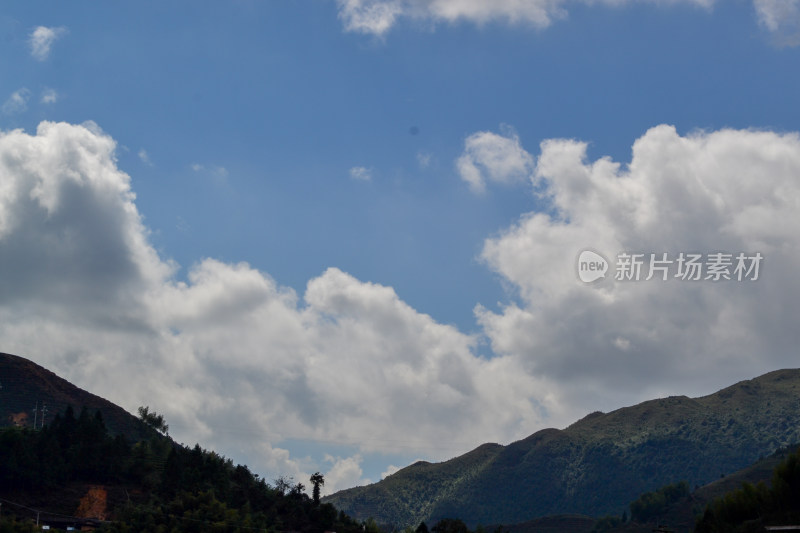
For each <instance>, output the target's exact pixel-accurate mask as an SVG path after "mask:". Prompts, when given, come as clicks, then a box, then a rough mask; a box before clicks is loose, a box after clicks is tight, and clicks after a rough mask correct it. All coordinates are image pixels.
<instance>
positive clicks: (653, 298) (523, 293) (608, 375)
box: [476, 125, 800, 407]
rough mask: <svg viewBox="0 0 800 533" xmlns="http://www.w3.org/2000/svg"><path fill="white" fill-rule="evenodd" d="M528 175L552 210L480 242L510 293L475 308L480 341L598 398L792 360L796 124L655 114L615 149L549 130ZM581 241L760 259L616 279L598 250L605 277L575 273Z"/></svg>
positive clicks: (606, 248)
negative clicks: (616, 157) (728, 277)
mask: <svg viewBox="0 0 800 533" xmlns="http://www.w3.org/2000/svg"><path fill="white" fill-rule="evenodd" d="M531 180H532V181H533V183H534V184H535V186H536V190H537V191H540V192H539V194H542V195H544V196H545V197H546V199H547V200H549V202H550V205H551V207H552V211H553V213H554V214H542V213H529V214H527V215H525V216H523V217H521V219H520V220H519V222H518V223H517V224H515V225H514V226H513V227H511V228H508V229H507V230H506V231H504V232H503V233H502V234H501V235H499V236H497V237H495V238H491V239H488V240H487V241H486V243H485V246H484V249H483V253H482V257H483V259H484V260H485V261H486V263H487V264H488V265H489V266H490V267H491V268H492V269H493V270H495V271H496V272H498V273H499V274H501V275H502V276H503V277H504V278H505V279H506V280H508V281H509V282H510V283H511V284H512V285H513V286H514V287H516V289H517V290H518V294H519V298H518V302H517V303H513V304H509V305H507V306H506V307H505V308H503V309H502V310H501V311H499V312H493V311H490V310H487V309H485V308H483V307H480V306H478V307H477V309H476V312H477V315H478V318H479V321H480V323H481V324H482V325H483V327H484V330H485V332H486V334H487V335H488V336H489V337H490V339H491V342H492V346H493V349H494V351H495V353H497V354H503V355H505V356H513V357H517V358H519V359H520V360H524V361H525V364H526V367H527V369H528V371H529V372H530V373H532V374H536V375H537V376H539V377H542V378H545V377H546V378H551V379H553V380H556V381H558V382H559V383H560V384H561V385H562V387H563V389H562V390H564V391H565V393H566V394H567V395H568V396H569V397H570V400H569V401H570V402H572V403H574V404H578V405H589V404H590V402H591V401H595V402H600V403H601V404H602V405H603V406H606V407H610V406H614V405H619V404H620V403H621V402H626V401H634V400H638V399H641V398H642V397H646V396H648V395H652V394H664V393H670V392H671V393H675V392H694V393H699V392H701V391H703V390H706V391H710V390H712V389H713V387H716V386H722V385H724V384H726V383H729V382H731V381H733V380H735V379H742V378H746V377H749V376H754V375H756V374H758V373H760V372H763V371H765V370H768V369H773V368H778V367H791V366H796V365H797V360H798V359H797V346H798V341H799V340H800V338H798V332H797V331H798V330H797V328H796V324H797V322H798V318H800V308H798V306H797V301H798V298H799V297H800V281H798V278H797V275H796V272H797V269H798V267H800V238H799V237H798V234H797V230H796V228H797V227H800V209H799V208H800V139H799V138H798V136H797V135H796V134H785V135H781V134H777V133H773V132H764V131H739V130H722V131H717V132H711V133H705V132H697V133H693V134H690V135H687V136H681V135H679V134H678V133H677V132H676V130H675V129H674V128H673V127H671V126H665V125H662V126H658V127H655V128H652V129H651V130H649V131H648V132H647V133H646V134H645V135H643V136H642V137H641V138H640V139H638V140H637V141H636V142H635V143H634V145H633V154H632V159H631V162H630V164H628V165H621V164H619V163H617V162H614V161H612V160H610V159H608V158H601V159H598V160H596V161H588V160H587V157H586V144H585V143H582V142H577V141H574V140H549V141H545V142H543V143H542V145H541V154H540V155H539V158H538V161H537V165H536V171H535V173H534V174H533V175H532V176H531ZM542 191H544V192H542ZM587 248H588V249H593V250H597V251H600V252H601V253H604V254H605V255H606V257H608V258H609V259H610V260H611V261H612V262H613V261H614V259H615V258H616V255H617V254H618V253H620V252H626V251H627V252H641V253H645V254H646V257H649V254H650V253H657V254H659V257H660V255H661V254H662V253H668V254H669V256H668V257H671V258H672V259H675V258H676V257H677V256H678V254H679V253H680V252H687V253H689V252H694V253H705V254H708V253H715V252H728V253H733V254H737V253H739V252H745V253H747V254H753V253H756V252H759V253H761V254H762V255H763V257H764V260H763V264H762V267H761V273H760V277H759V279H758V280H757V281H741V282H739V281H722V282H713V281H710V280H709V281H696V282H690V281H681V280H679V279H675V278H673V279H670V280H667V281H661V280H660V279H658V278H656V279H654V280H651V281H648V282H645V281H640V282H631V281H628V282H622V281H620V282H618V281H615V280H614V279H613V278H614V271H613V268H614V267H613V264H612V271H611V272H609V277H608V278H607V279H606V280H605V281H603V282H601V283H599V284H593V285H586V284H583V283H581V282H580V281H579V280H578V278H577V276H576V258H577V256H578V253H579V252H580V251H581V250H584V249H587ZM673 273H674V270H673ZM644 277H645V276H643V278H644ZM676 383H677V384H678V385H675V384H676ZM668 384H669V385H668ZM670 389H671V390H670ZM676 389H677V390H676Z"/></svg>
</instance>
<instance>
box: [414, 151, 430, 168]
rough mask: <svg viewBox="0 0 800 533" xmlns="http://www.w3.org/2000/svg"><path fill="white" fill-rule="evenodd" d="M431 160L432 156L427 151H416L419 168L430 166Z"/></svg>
mask: <svg viewBox="0 0 800 533" xmlns="http://www.w3.org/2000/svg"><path fill="white" fill-rule="evenodd" d="M432 160H433V156H432V155H431V154H429V153H425V152H418V153H417V163H418V164H419V167H420V168H428V167H429V166H431V161H432Z"/></svg>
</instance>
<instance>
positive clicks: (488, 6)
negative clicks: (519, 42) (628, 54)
mask: <svg viewBox="0 0 800 533" xmlns="http://www.w3.org/2000/svg"><path fill="white" fill-rule="evenodd" d="M644 2H646V3H650V4H654V5H663V4H690V5H695V6H697V7H699V8H702V9H706V10H710V9H711V8H712V7H713V6H714V4H715V0H644ZM633 3H634V0H582V1H579V2H576V1H572V0H494V1H492V2H487V1H485V0H338V4H339V18H340V19H341V20H342V23H343V25H344V29H345V30H346V31H351V32H357V33H365V34H371V35H374V36H378V37H383V36H385V35H386V33H388V32H389V30H391V28H392V27H393V26H394V25H395V24H397V23H398V22H399V21H400V20H403V19H409V20H418V21H419V20H422V21H429V22H432V23H434V24H436V23H441V22H444V23H454V22H460V21H466V22H470V23H473V24H478V25H481V24H486V23H488V22H493V21H498V22H503V23H507V24H527V25H530V26H532V27H535V28H546V27H548V26H550V25H551V24H553V22H554V21H557V20H560V19H565V18H567V17H568V15H569V13H568V9H567V8H568V7H569V5H570V4H589V5H593V4H601V5H604V6H610V7H617V6H623V5H627V4H633ZM638 3H641V1H640V2H638ZM753 4H754V8H755V11H756V15H757V18H758V21H759V23H760V24H761V25H762V26H763V27H764V28H766V29H767V30H768V31H770V32H771V33H772V34H773V35H774V36H775V38H776V40H777V42H778V43H779V44H781V45H791V46H794V45H797V44H800V0H753Z"/></svg>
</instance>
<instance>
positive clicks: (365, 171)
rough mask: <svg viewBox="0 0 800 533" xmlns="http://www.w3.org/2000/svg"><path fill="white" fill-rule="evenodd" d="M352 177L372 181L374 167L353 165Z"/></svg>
mask: <svg viewBox="0 0 800 533" xmlns="http://www.w3.org/2000/svg"><path fill="white" fill-rule="evenodd" d="M350 177H351V178H352V179H354V180H358V181H370V180H371V179H372V169H369V168H367V167H353V168H351V169H350Z"/></svg>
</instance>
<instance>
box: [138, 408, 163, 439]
mask: <svg viewBox="0 0 800 533" xmlns="http://www.w3.org/2000/svg"><path fill="white" fill-rule="evenodd" d="M139 420H141V421H142V422H144V423H145V424H147V425H148V426H150V427H151V428H153V429H155V430H156V431H158V432H159V433H163V434H164V435H169V425H167V422H166V420H164V417H163V416H162V415H160V414H158V413H156V412H155V411H151V410H150V407H149V406H146V407H139Z"/></svg>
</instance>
